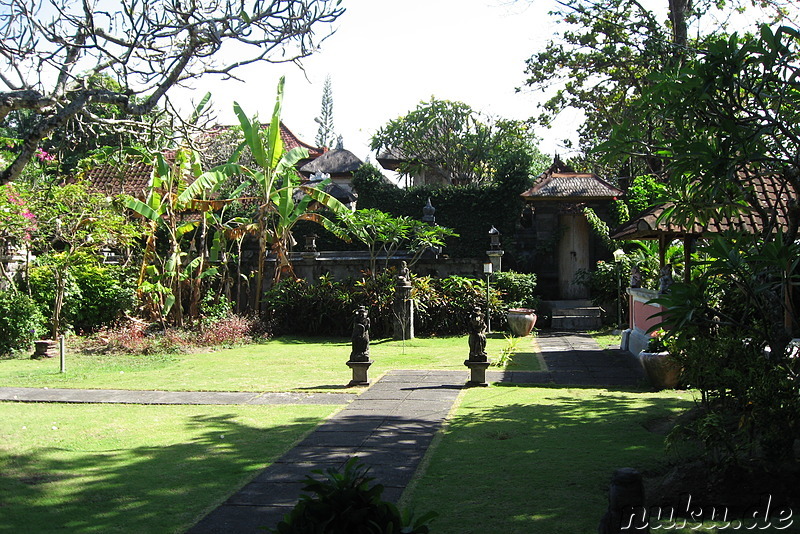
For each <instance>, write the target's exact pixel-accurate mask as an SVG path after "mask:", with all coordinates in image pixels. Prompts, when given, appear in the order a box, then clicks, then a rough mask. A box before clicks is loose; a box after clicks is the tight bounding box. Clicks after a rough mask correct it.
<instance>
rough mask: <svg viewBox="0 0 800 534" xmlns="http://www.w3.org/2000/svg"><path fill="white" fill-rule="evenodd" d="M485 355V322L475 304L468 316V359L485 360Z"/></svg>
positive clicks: (473, 360) (474, 360) (486, 358)
mask: <svg viewBox="0 0 800 534" xmlns="http://www.w3.org/2000/svg"><path fill="white" fill-rule="evenodd" d="M487 360H488V357H487V356H486V322H485V321H484V320H483V312H482V311H481V309H480V308H479V307H477V306H475V307H474V308H473V309H472V315H470V318H469V361H472V362H485V361H487Z"/></svg>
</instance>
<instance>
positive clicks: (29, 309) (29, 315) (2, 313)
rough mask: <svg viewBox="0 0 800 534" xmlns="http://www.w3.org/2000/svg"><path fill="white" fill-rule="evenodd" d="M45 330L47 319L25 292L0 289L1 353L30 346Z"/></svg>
mask: <svg viewBox="0 0 800 534" xmlns="http://www.w3.org/2000/svg"><path fill="white" fill-rule="evenodd" d="M44 332H45V319H44V317H43V316H42V314H41V312H40V311H39V309H38V307H37V306H36V303H34V302H33V300H32V299H31V298H30V297H28V295H26V294H24V293H15V292H12V291H0V354H8V353H10V352H11V351H12V350H15V349H24V348H27V347H29V346H30V344H31V343H32V342H33V340H34V339H38V338H39V337H41V336H42V335H43V334H44Z"/></svg>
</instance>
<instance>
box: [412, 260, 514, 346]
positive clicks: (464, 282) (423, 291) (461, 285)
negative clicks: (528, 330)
mask: <svg viewBox="0 0 800 534" xmlns="http://www.w3.org/2000/svg"><path fill="white" fill-rule="evenodd" d="M412 297H413V298H414V304H415V306H416V310H415V320H416V324H417V325H418V326H419V328H418V329H417V331H418V332H420V333H421V334H427V335H439V336H445V335H460V334H464V333H466V332H468V331H469V317H470V314H471V312H472V309H473V308H475V307H476V306H477V307H479V308H481V309H483V310H485V309H486V298H487V295H486V282H485V281H484V280H481V279H479V278H477V279H476V278H468V277H464V276H455V275H453V276H448V277H445V278H431V277H420V278H415V279H414V280H413V290H412ZM489 299H490V313H491V316H492V322H493V323H494V324H496V325H498V326H499V325H500V324H501V323H502V321H503V318H502V315H501V314H500V312H499V310H500V301H499V299H498V294H497V292H496V291H490V295H489Z"/></svg>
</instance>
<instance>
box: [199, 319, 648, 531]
mask: <svg viewBox="0 0 800 534" xmlns="http://www.w3.org/2000/svg"><path fill="white" fill-rule="evenodd" d="M536 343H537V344H538V346H539V349H540V350H541V353H542V357H543V359H544V362H545V363H546V365H547V370H546V371H536V372H525V371H511V372H509V371H489V372H487V374H486V375H487V381H489V382H506V383H509V382H510V383H520V384H522V383H549V384H560V385H578V386H597V387H629V386H635V385H639V384H641V383H642V380H643V376H642V373H641V369H640V367H639V364H638V362H637V361H636V359H635V358H634V357H633V356H632V355H630V354H628V353H623V352H622V351H611V352H613V353H611V354H609V353H607V352H605V351H603V350H601V349H600V347H599V346H598V345H597V343H596V342H595V341H594V340H593V339H592V338H591V336H589V335H586V334H578V333H573V332H570V333H555V332H552V333H551V332H547V333H540V334H539V336H538V337H537V338H536ZM467 379H468V371H466V369H465V371H463V372H459V371H391V372H389V373H387V374H386V375H384V376H383V377H381V379H380V380H378V381H377V382H376V383H375V384H373V385H372V386H371V387H370V388H369V389H368V390H367V391H366V392H364V393H363V394H361V395H359V396H358V398H357V399H356V400H354V401H353V402H351V403H350V404H349V405H348V406H347V407H346V408H345V409H343V410H341V411H340V412H339V413H337V414H336V415H334V416H333V417H331V418H329V419H328V420H327V421H326V422H325V423H323V424H322V425H320V426H319V427H318V428H317V429H316V430H315V431H314V432H312V433H311V434H310V435H309V436H308V437H306V439H305V440H303V441H302V442H301V443H300V444H298V445H297V446H296V447H295V448H293V449H292V450H290V451H289V452H288V453H286V454H285V455H284V456H283V457H281V458H280V459H278V460H277V461H276V462H275V463H274V464H272V465H270V466H269V467H268V468H267V469H265V470H264V471H263V472H262V473H261V474H260V475H258V476H257V477H256V478H255V480H253V481H252V482H251V483H249V484H248V485H246V486H245V487H244V488H243V489H242V490H241V491H239V492H238V493H236V494H234V495H233V496H232V497H231V498H229V499H228V500H227V501H226V502H224V503H223V504H222V505H221V506H220V507H218V508H217V509H216V510H214V511H212V512H211V513H210V514H208V515H207V516H206V517H205V518H203V519H202V520H201V521H200V522H199V523H197V524H196V525H195V526H194V527H192V528H191V529H190V530H189V533H190V534H210V533H229V532H236V533H248V532H263V529H262V527H275V525H277V523H278V522H279V521H280V520H281V519H282V518H283V516H284V514H286V513H287V512H289V511H290V510H291V509H292V507H293V506H294V505H295V503H297V500H298V498H299V496H300V493H301V490H302V487H303V483H302V480H303V479H304V478H305V476H306V475H309V474H311V471H312V470H315V469H322V470H324V469H325V468H328V467H341V466H342V465H343V464H344V463H345V462H346V461H347V460H348V459H349V458H351V457H353V456H357V457H358V458H360V459H361V461H363V462H364V463H365V464H366V465H368V466H369V467H370V475H371V476H373V477H375V479H376V482H379V483H381V484H383V485H384V487H385V490H384V493H383V498H384V499H386V500H390V501H393V502H397V501H398V500H399V498H400V496H401V495H402V493H403V491H404V490H405V488H406V485H407V484H408V483H409V482H410V481H411V478H412V477H413V476H414V473H415V472H416V470H417V468H418V466H419V464H420V461H421V460H422V458H423V456H424V455H425V452H426V450H427V448H428V445H430V443H431V441H432V440H433V437H434V435H435V434H436V433H437V432H438V431H439V429H440V428H441V427H442V426H443V424H444V421H445V419H446V418H447V416H448V414H449V413H450V410H451V409H452V407H453V403H454V402H455V400H456V397H457V396H458V394H459V392H460V391H461V390H462V389H463V387H464V384H465V382H466V380H467Z"/></svg>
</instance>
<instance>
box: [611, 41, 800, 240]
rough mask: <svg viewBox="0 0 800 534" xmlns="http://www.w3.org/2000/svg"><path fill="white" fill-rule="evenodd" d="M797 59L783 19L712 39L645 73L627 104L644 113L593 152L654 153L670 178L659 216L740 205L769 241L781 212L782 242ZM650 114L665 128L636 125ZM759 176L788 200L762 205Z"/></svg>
mask: <svg viewBox="0 0 800 534" xmlns="http://www.w3.org/2000/svg"><path fill="white" fill-rule="evenodd" d="M798 57H800V31H798V30H797V29H795V28H789V27H785V26H784V27H780V28H778V29H777V30H775V31H773V30H771V29H770V28H769V26H766V25H763V26H762V27H761V31H760V34H759V36H757V37H756V36H745V37H740V36H738V35H736V34H734V35H732V36H730V37H727V38H722V37H720V38H717V39H715V40H712V41H710V42H709V43H708V47H707V49H706V50H704V51H702V52H700V54H699V56H698V58H696V59H694V60H691V61H687V62H686V64H684V65H681V66H677V67H675V68H673V69H671V70H668V71H666V72H664V73H663V74H657V75H652V76H651V81H652V86H651V87H650V88H648V89H647V90H646V91H645V92H644V94H643V96H642V99H641V101H640V102H639V103H638V104H637V106H636V107H635V108H633V110H634V112H635V113H636V114H637V115H638V116H639V117H640V118H641V119H642V120H641V121H628V122H625V123H623V124H621V125H620V126H619V127H618V128H615V129H614V131H613V132H612V136H611V139H610V140H609V141H608V142H607V143H604V144H602V145H600V146H599V147H598V149H597V150H598V152H599V153H602V154H604V155H606V156H607V157H614V156H615V155H618V154H623V155H627V154H646V155H650V156H653V157H659V158H662V159H663V160H664V161H665V171H666V172H667V173H668V176H669V182H668V184H667V186H666V188H664V190H663V192H662V198H661V200H663V201H672V202H673V203H674V207H673V208H671V209H670V210H668V212H667V214H666V215H665V216H669V217H671V218H672V219H673V220H674V221H675V222H678V223H680V224H692V223H694V222H699V223H700V224H706V223H707V222H708V221H709V220H712V219H716V220H719V221H722V220H727V219H729V218H730V217H735V216H736V215H737V214H739V213H742V212H748V213H750V214H752V215H753V216H754V217H756V218H757V219H758V220H759V221H760V227H761V228H762V229H763V233H762V236H761V237H762V238H763V239H764V240H766V241H769V240H772V239H774V238H775V237H776V236H777V234H776V233H775V229H776V228H778V226H779V220H778V218H779V217H780V218H781V219H783V220H784V221H785V222H786V224H787V227H786V228H785V233H784V234H783V235H782V238H781V239H782V240H783V242H784V243H787V244H788V243H791V242H793V241H794V240H795V238H796V236H797V233H798V224H800V206H798V204H797V202H796V200H797V199H798V198H800V162H798V161H797V147H798V146H800V133H799V132H798V131H797V129H796V127H795V125H796V124H797V121H798V119H799V118H800V92H799V91H798V90H799V89H800V81H798V77H800V62H799V61H798ZM653 116H657V117H658V118H659V120H661V121H663V122H664V125H665V127H664V128H663V129H661V130H659V131H658V132H650V131H643V128H642V127H641V124H643V123H647V122H648V121H649V119H650V117H653ZM765 177H766V178H767V179H768V180H769V181H770V182H771V183H773V184H774V185H775V187H776V195H777V197H778V198H781V197H783V198H788V199H790V201H789V202H785V203H780V205H778V206H773V207H771V208H770V207H767V206H763V205H761V204H760V203H759V202H758V201H757V196H758V195H757V193H758V192H757V188H758V187H759V184H760V183H761V182H762V180H763V179H764V178H765ZM781 207H782V208H783V211H782V212H781V211H780V208H781Z"/></svg>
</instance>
